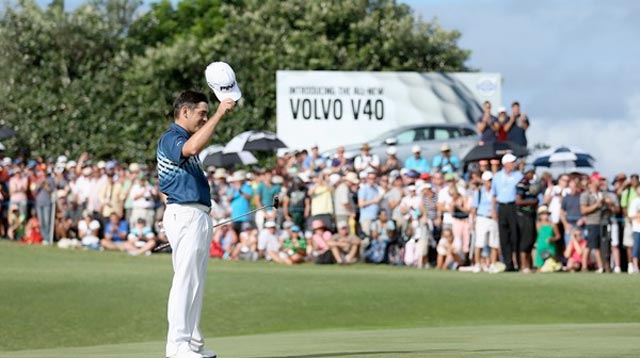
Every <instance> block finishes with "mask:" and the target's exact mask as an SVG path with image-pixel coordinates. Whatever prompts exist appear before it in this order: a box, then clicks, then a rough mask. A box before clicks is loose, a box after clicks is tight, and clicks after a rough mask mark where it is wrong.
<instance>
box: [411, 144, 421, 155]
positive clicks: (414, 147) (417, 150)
mask: <svg viewBox="0 0 640 358" xmlns="http://www.w3.org/2000/svg"><path fill="white" fill-rule="evenodd" d="M420 150H421V149H420V146H419V145H417V144H416V145H414V146H413V147H411V153H420Z"/></svg>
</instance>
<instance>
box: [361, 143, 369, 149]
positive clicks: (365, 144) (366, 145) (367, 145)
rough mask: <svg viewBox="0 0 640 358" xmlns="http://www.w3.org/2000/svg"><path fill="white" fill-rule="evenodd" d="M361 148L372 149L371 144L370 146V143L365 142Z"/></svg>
mask: <svg viewBox="0 0 640 358" xmlns="http://www.w3.org/2000/svg"><path fill="white" fill-rule="evenodd" d="M360 149H363V150H364V149H367V150H369V149H371V146H369V143H364V144H362V147H360Z"/></svg>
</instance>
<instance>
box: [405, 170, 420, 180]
mask: <svg viewBox="0 0 640 358" xmlns="http://www.w3.org/2000/svg"><path fill="white" fill-rule="evenodd" d="M407 177H408V178H411V179H418V178H419V177H420V173H418V172H417V171H415V170H413V169H412V170H409V172H408V173H407Z"/></svg>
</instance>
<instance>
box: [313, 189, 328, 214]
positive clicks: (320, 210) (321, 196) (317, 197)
mask: <svg viewBox="0 0 640 358" xmlns="http://www.w3.org/2000/svg"><path fill="white" fill-rule="evenodd" d="M322 214H330V215H333V195H332V194H331V188H330V187H329V186H328V185H326V184H320V185H318V186H316V187H315V189H314V191H313V194H311V216H315V215H322Z"/></svg>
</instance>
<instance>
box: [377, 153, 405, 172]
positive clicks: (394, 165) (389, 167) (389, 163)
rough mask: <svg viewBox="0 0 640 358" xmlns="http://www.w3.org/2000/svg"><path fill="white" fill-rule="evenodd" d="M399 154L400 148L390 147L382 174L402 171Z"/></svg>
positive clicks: (381, 169) (381, 170)
mask: <svg viewBox="0 0 640 358" xmlns="http://www.w3.org/2000/svg"><path fill="white" fill-rule="evenodd" d="M397 154H398V148H396V147H395V146H390V147H388V148H387V160H386V161H385V162H384V165H383V166H382V167H381V168H380V173H382V174H389V173H390V172H391V171H393V170H400V169H402V164H400V160H399V159H398V157H397Z"/></svg>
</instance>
